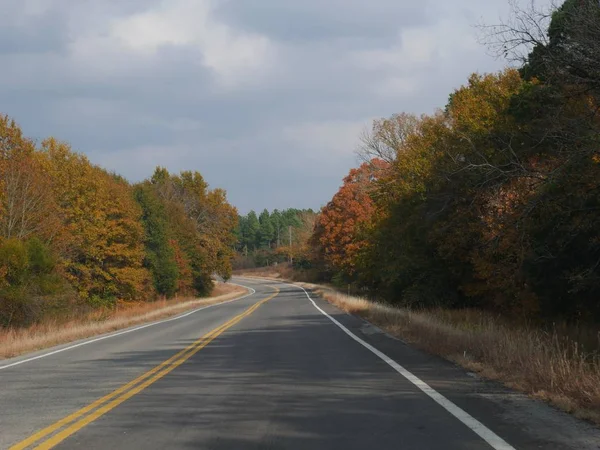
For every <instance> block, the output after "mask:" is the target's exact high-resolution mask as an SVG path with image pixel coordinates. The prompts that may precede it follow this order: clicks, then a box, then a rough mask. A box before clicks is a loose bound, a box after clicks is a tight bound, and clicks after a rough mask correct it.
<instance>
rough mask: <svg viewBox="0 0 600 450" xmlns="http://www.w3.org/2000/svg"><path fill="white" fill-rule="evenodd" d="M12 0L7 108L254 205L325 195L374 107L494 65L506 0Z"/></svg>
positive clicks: (33, 126) (306, 202)
mask: <svg viewBox="0 0 600 450" xmlns="http://www.w3.org/2000/svg"><path fill="white" fill-rule="evenodd" d="M447 3H448V2H445V1H444V0H427V1H423V2H408V1H398V0H373V1H371V2H364V1H363V0H329V1H322V0H321V1H316V0H306V1H303V2H286V1H281V0H260V1H258V0H257V1H254V2H245V1H233V0H230V1H224V0H220V1H219V0H170V1H168V2H166V1H159V0H155V1H147V0H135V1H128V2H123V1H117V0H9V1H8V2H2V5H0V67H2V68H3V70H1V71H0V108H1V112H3V113H7V114H9V115H11V116H13V117H15V119H16V120H17V121H18V122H19V123H20V124H21V125H22V126H23V128H24V131H25V133H26V134H28V135H30V136H33V137H35V138H37V139H43V138H44V137H45V136H47V135H50V134H52V135H55V136H57V137H59V138H61V139H64V140H67V141H69V142H71V143H72V144H73V147H74V148H75V149H76V150H79V151H83V152H85V153H86V154H88V155H89V157H90V159H91V160H92V161H93V162H95V163H98V164H100V165H103V166H104V167H106V168H108V169H110V170H115V171H117V172H119V173H122V174H124V175H125V176H127V177H128V178H129V179H131V180H132V181H136V180H140V179H143V178H145V177H147V176H149V175H150V174H151V172H152V170H153V167H154V166H155V165H163V166H167V167H168V168H169V169H170V170H173V171H177V170H183V169H197V170H199V171H201V172H202V174H203V175H204V176H205V178H206V179H207V180H208V181H209V182H210V183H211V184H212V185H213V186H219V187H224V188H225V189H227V190H228V193H229V198H230V200H231V201H232V202H233V203H234V204H236V205H237V206H238V207H239V208H240V210H241V211H243V212H246V211H248V210H249V209H251V208H253V209H262V208H264V207H267V208H276V207H277V208H284V207H290V206H293V207H313V208H318V207H319V206H320V205H322V204H324V203H325V202H326V201H327V200H328V199H329V198H330V197H331V195H332V194H333V193H334V192H335V190H336V189H337V187H338V186H339V184H340V182H341V179H342V178H343V176H344V175H345V174H346V172H347V171H348V170H349V169H350V168H351V167H352V166H353V165H355V164H356V158H355V156H354V150H355V147H356V145H357V143H358V136H359V134H360V132H361V130H362V129H363V128H364V127H368V126H369V125H370V122H371V120H372V119H374V118H377V117H382V116H387V115H389V114H392V113H394V112H400V111H409V112H415V113H423V112H425V113H426V112H432V111H433V109H434V108H436V107H442V106H443V105H444V103H445V102H446V99H447V97H448V94H449V93H450V92H451V89H452V88H455V87H458V86H459V85H460V84H461V83H464V82H465V81H466V79H467V76H468V75H469V74H470V73H471V72H474V71H490V70H497V69H499V68H501V67H502V62H497V61H494V60H492V59H491V58H489V57H487V56H486V55H485V50H484V49H482V48H481V47H479V46H478V45H477V44H476V43H475V39H474V34H475V30H474V29H473V28H472V27H471V25H472V24H473V23H474V22H476V21H477V20H478V18H479V17H480V16H483V17H485V18H487V19H488V20H490V21H494V20H495V19H496V18H497V16H498V15H499V14H501V13H502V12H503V11H505V0H492V1H490V2H486V3H485V4H482V3H481V2H479V1H476V0H460V1H457V2H452V5H448V4H447Z"/></svg>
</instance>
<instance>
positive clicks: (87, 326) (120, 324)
mask: <svg viewBox="0 0 600 450" xmlns="http://www.w3.org/2000/svg"><path fill="white" fill-rule="evenodd" d="M246 291H247V290H246V289H244V288H242V287H240V286H237V285H233V284H224V283H217V284H216V286H215V288H214V289H213V290H212V294H211V296H210V297H206V298H202V299H192V298H183V299H176V298H173V299H170V300H167V299H166V298H163V299H161V300H157V301H155V302H137V303H131V302H123V303H121V304H120V305H119V306H118V307H117V308H114V309H110V310H108V309H95V310H91V311H90V312H89V313H88V314H85V315H81V316H80V317H78V318H74V319H71V320H68V321H65V320H64V319H56V320H44V321H40V322H39V323H36V324H33V325H31V326H28V327H20V328H15V327H12V328H4V329H1V330H0V359H3V358H11V357H14V356H18V355H21V354H24V353H29V352H32V351H36V350H41V349H44V348H48V347H52V346H54V345H59V344H65V343H68V342H73V341H75V340H78V339H84V338H89V337H92V336H97V335H100V334H104V333H109V332H112V331H117V330H120V329H123V328H128V327H131V326H133V325H139V324H143V323H147V322H152V321H155V320H159V319H164V318H166V317H171V316H175V315H177V314H180V313H183V312H185V311H189V310H193V309H196V308H200V307H202V306H208V305H212V304H217V303H221V302H225V301H227V300H232V299H234V298H236V297H240V296H242V295H244V294H245V293H246Z"/></svg>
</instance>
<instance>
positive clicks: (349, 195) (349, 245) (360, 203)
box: [313, 159, 387, 276]
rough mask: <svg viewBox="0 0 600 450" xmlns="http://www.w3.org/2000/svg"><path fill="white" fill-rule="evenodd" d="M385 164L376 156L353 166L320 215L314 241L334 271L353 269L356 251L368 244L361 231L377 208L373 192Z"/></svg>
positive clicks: (350, 270) (350, 271)
mask: <svg viewBox="0 0 600 450" xmlns="http://www.w3.org/2000/svg"><path fill="white" fill-rule="evenodd" d="M386 166H387V163H386V162H385V161H383V160H379V159H375V160H372V161H370V162H365V163H363V164H362V165H361V166H360V167H359V168H357V169H352V170H351V171H350V173H349V174H348V175H347V176H346V178H344V184H343V185H342V186H341V187H340V189H339V191H338V192H337V193H336V194H335V195H334V196H333V199H332V200H331V201H330V202H329V203H328V204H327V205H326V206H325V207H324V208H323V209H322V211H321V214H320V215H319V216H318V218H317V221H316V224H315V232H314V235H313V243H314V244H315V245H317V246H318V247H319V250H320V253H321V254H322V256H323V258H324V260H325V262H326V263H327V264H329V265H330V266H331V268H332V269H333V270H335V271H339V272H341V273H343V274H346V275H349V276H351V275H352V274H353V273H354V270H355V264H356V255H357V252H358V251H359V249H360V248H361V247H362V246H363V245H364V244H365V241H364V238H363V237H362V236H361V231H362V228H363V227H364V226H365V224H366V223H367V222H368V221H369V220H370V219H371V217H372V214H373V211H374V204H373V201H372V199H371V196H370V194H371V191H372V188H373V186H374V181H375V180H376V179H377V176H378V174H380V173H381V171H380V170H381V169H382V168H385V167H386Z"/></svg>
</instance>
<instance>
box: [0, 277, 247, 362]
mask: <svg viewBox="0 0 600 450" xmlns="http://www.w3.org/2000/svg"><path fill="white" fill-rule="evenodd" d="M230 284H233V285H235V286H241V287H243V288H245V289H249V290H250V291H252V292H250V293H249V294H246V295H244V296H242V297H238V298H234V299H233V300H227V301H225V302H221V303H214V304H212V305H208V306H203V307H202V308H198V309H194V310H193V311H190V312H187V313H185V314H181V315H179V316H176V317H171V318H169V319H164V320H159V321H157V322H152V323H149V324H146V325H142V326H139V327H136V328H131V329H129V330H124V331H118V332H116V333H111V334H107V335H105V336H101V337H98V338H94V339H90V340H88V341H84V342H80V343H79V344H74V345H70V346H68V347H65V348H61V349H58V350H54V351H51V352H48V353H44V354H43V355H38V356H33V357H31V358H27V359H23V360H21V361H16V362H14V363H11V364H6V365H4V366H0V370H4V369H8V368H10V367H15V366H19V365H21V364H25V363H28V362H31V361H35V360H37V359H42V358H47V357H48V356H52V355H56V354H58V353H62V352H66V351H67V350H73V349H75V348H78V347H82V346H84V345H88V344H93V343H94V342H99V341H103V340H105V339H110V338H114V337H117V336H122V335H123V334H128V333H133V332H134V331H139V330H143V329H144V328H149V327H153V326H155V325H160V324H161V323H167V322H172V321H174V320H179V319H183V318H184V317H188V316H191V315H192V314H196V313H197V312H198V311H202V310H204V309H208V308H212V307H214V306H220V305H225V304H227V303H232V302H237V301H239V300H242V299H244V298H247V297H250V296H251V295H254V294H255V293H256V291H255V290H254V289H252V288H251V287H248V286H242V285H241V284H236V283H230Z"/></svg>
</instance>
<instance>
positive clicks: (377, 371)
mask: <svg viewBox="0 0 600 450" xmlns="http://www.w3.org/2000/svg"><path fill="white" fill-rule="evenodd" d="M234 281H235V282H237V283H239V284H242V285H245V286H248V287H250V288H252V289H253V290H254V291H255V292H254V293H253V294H251V295H249V296H246V297H245V298H243V299H240V300H237V301H232V302H229V303H226V304H222V305H216V306H214V307H210V308H206V309H203V310H202V311H198V312H196V313H193V314H186V315H185V316H184V317H180V318H177V319H175V320H173V319H170V320H166V321H162V322H159V323H156V324H154V325H152V326H148V327H144V328H140V329H136V330H135V331H131V332H128V333H122V334H116V335H115V336H112V337H110V338H107V339H102V340H94V339H91V340H87V341H82V342H80V343H76V344H77V345H78V346H73V344H71V345H65V346H62V347H57V348H55V349H50V350H47V351H44V352H39V353H36V354H33V355H26V356H23V357H20V358H15V359H11V360H5V361H0V448H11V446H12V448H53V447H55V446H56V447H58V448H65V449H68V448H83V449H86V450H92V449H105V448H113V449H140V450H141V449H145V450H146V449H192V448H194V449H198V448H199V449H204V448H206V449H310V450H317V449H344V450H349V449H374V450H375V449H376V450H382V449H444V450H446V449H448V450H451V449H473V450H475V449H477V450H479V449H482V450H483V449H490V448H493V449H502V450H509V449H512V448H516V449H563V448H564V449H588V448H589V449H593V448H595V449H598V448H600V432H599V431H598V430H597V429H596V428H594V427H592V426H590V425H586V424H583V423H581V422H578V421H576V420H575V419H573V418H572V417H570V416H567V415H566V414H563V413H560V412H557V411H555V410H553V409H551V408H549V407H547V406H545V405H544V404H541V403H539V402H535V401H532V400H529V399H527V398H525V397H523V396H521V395H518V394H515V393H512V392H511V391H508V390H507V389H505V388H502V387H500V386H498V385H497V384H495V383H489V382H484V381H482V380H480V379H478V378H476V377H474V376H472V374H471V375H470V374H468V373H466V372H465V371H464V370H462V369H459V368H457V367H455V366H454V365H452V364H450V363H447V362H445V361H443V360H441V359H439V358H437V357H433V356H430V355H427V354H424V353H422V352H420V351H418V350H415V349H413V348H412V347H410V346H408V345H406V344H404V343H403V342H401V341H398V340H396V339H393V338H391V337H389V336H387V335H386V334H384V333H382V332H381V331H380V330H379V329H377V328H375V327H372V326H370V325H368V324H367V323H366V322H364V321H362V320H360V319H358V318H356V317H353V316H350V315H347V314H344V313H342V312H340V311H339V310H337V309H336V308H334V307H333V306H331V305H329V304H328V303H326V302H324V301H322V300H320V299H318V298H316V297H315V296H313V295H311V297H312V299H311V298H309V294H307V293H305V292H304V291H303V290H302V289H301V288H298V287H295V286H292V285H287V284H284V283H277V282H271V281H259V280H248V279H235V280H234ZM79 344H83V345H79ZM61 350H62V351H61Z"/></svg>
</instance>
